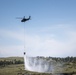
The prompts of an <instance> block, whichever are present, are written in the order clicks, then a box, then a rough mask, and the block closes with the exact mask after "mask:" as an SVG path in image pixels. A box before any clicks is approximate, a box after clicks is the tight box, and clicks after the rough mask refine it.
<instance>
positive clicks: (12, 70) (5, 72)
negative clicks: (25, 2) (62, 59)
mask: <svg viewBox="0 0 76 75" xmlns="http://www.w3.org/2000/svg"><path fill="white" fill-rule="evenodd" d="M15 59H16V60H20V61H23V58H22V57H9V58H0V61H4V60H8V61H11V60H15ZM61 69H63V70H62V71H61ZM59 73H61V74H62V73H63V74H64V75H76V63H75V62H74V63H73V62H66V63H65V64H63V68H62V67H61V66H59V67H57V70H56V71H55V73H37V72H30V71H25V70H24V64H11V65H5V66H0V75H52V74H53V75H55V74H57V75H59ZM66 73H67V74H66Z"/></svg>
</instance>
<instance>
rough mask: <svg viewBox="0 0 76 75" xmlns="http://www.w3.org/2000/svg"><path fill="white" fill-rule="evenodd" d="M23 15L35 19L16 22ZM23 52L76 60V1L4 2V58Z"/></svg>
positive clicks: (0, 15)
mask: <svg viewBox="0 0 76 75" xmlns="http://www.w3.org/2000/svg"><path fill="white" fill-rule="evenodd" d="M23 16H25V17H26V18H28V17H29V16H31V20H29V21H27V22H25V23H22V22H21V19H16V18H17V17H23ZM24 36H25V37H24ZM24 45H25V48H24ZM23 52H26V53H27V55H29V56H45V57H48V56H51V57H67V56H74V57H75V56H76V0H0V57H11V56H23Z"/></svg>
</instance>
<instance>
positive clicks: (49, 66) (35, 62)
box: [24, 55, 54, 73]
mask: <svg viewBox="0 0 76 75" xmlns="http://www.w3.org/2000/svg"><path fill="white" fill-rule="evenodd" d="M24 59H25V69H26V70H29V71H34V72H43V73H53V72H54V65H53V64H54V62H53V60H49V61H48V60H46V59H44V58H37V57H29V56H26V55H25V56H24Z"/></svg>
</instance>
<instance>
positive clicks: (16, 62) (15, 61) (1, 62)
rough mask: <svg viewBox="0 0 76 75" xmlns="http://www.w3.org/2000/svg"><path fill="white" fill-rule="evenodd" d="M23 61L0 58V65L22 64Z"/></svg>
mask: <svg viewBox="0 0 76 75" xmlns="http://www.w3.org/2000/svg"><path fill="white" fill-rule="evenodd" d="M23 63H24V61H21V60H16V59H14V60H0V66H6V65H12V64H23Z"/></svg>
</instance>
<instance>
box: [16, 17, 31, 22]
mask: <svg viewBox="0 0 76 75" xmlns="http://www.w3.org/2000/svg"><path fill="white" fill-rule="evenodd" d="M30 18H31V16H29V18H25V16H24V17H23V18H19V17H18V18H17V19H21V22H26V21H28V20H30Z"/></svg>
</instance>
